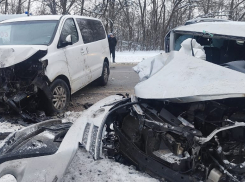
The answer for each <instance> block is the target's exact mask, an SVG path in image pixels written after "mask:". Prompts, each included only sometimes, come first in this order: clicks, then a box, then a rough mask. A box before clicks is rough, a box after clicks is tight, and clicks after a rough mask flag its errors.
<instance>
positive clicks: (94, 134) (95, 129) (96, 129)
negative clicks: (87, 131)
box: [89, 126, 99, 155]
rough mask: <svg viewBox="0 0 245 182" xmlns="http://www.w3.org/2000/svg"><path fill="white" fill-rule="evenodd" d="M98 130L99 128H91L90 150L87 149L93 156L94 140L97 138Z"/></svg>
mask: <svg viewBox="0 0 245 182" xmlns="http://www.w3.org/2000/svg"><path fill="white" fill-rule="evenodd" d="M98 129H99V127H97V126H93V130H92V136H91V143H90V148H89V152H90V153H91V154H92V155H94V151H95V145H96V138H97V133H98Z"/></svg>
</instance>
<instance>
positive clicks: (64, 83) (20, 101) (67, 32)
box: [0, 15, 110, 122]
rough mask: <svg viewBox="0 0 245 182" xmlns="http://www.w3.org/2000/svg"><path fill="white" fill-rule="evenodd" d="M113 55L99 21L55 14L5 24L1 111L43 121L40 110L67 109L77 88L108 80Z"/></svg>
mask: <svg viewBox="0 0 245 182" xmlns="http://www.w3.org/2000/svg"><path fill="white" fill-rule="evenodd" d="M91 30H93V31H91ZM88 32H89V33H88ZM91 37H92V38H91ZM109 57H110V56H109V47H108V40H107V36H106V33H105V30H104V27H103V25H102V23H101V21H100V20H99V19H95V18H89V17H81V16H71V15H65V16H61V15H57V16H31V17H24V18H17V19H11V20H6V21H3V22H1V23H0V87H1V89H0V108H1V112H2V113H11V112H12V111H14V112H15V113H18V114H20V115H21V116H22V118H24V119H26V120H28V121H32V122H39V121H40V120H41V119H40V117H39V114H38V113H40V115H44V114H43V113H44V112H45V113H46V114H47V115H54V114H58V113H62V112H64V111H65V110H66V108H67V106H68V104H69V101H70V97H71V94H73V93H74V92H76V91H78V90H79V89H81V88H82V87H84V86H86V85H87V84H89V83H90V82H92V81H94V80H96V79H98V83H99V84H100V85H106V84H107V81H108V77H109V73H110V72H109ZM39 111H41V112H39ZM43 111H44V112H43Z"/></svg>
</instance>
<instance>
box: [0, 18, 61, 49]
mask: <svg viewBox="0 0 245 182" xmlns="http://www.w3.org/2000/svg"><path fill="white" fill-rule="evenodd" d="M57 23H58V21H56V20H48V21H22V22H11V23H3V24H0V46H1V45H48V44H50V43H51V41H52V37H53V35H54V33H55V27H56V25H57Z"/></svg>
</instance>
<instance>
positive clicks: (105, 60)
mask: <svg viewBox="0 0 245 182" xmlns="http://www.w3.org/2000/svg"><path fill="white" fill-rule="evenodd" d="M104 63H107V64H108V67H109V74H110V63H109V59H108V58H107V57H105V59H104Z"/></svg>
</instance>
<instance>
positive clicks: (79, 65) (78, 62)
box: [58, 18, 87, 93]
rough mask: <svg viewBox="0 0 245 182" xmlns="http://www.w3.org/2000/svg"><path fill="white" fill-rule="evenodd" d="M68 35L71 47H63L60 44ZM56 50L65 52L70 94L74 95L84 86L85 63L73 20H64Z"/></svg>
mask: <svg viewBox="0 0 245 182" xmlns="http://www.w3.org/2000/svg"><path fill="white" fill-rule="evenodd" d="M68 35H71V39H72V45H67V46H66V47H63V46H62V43H64V42H66V37H67V36H68ZM58 48H60V49H63V50H64V52H65V55H66V59H67V63H68V69H69V73H70V78H71V83H70V84H71V93H74V92H75V91H77V90H79V89H80V88H81V87H83V86H84V85H86V84H87V80H86V79H85V75H86V72H85V70H84V69H86V68H85V65H84V62H86V52H85V48H84V44H83V42H82V40H81V39H79V35H78V31H77V28H76V24H75V21H74V20H73V18H68V19H66V20H65V23H64V25H63V28H62V31H61V35H60V39H59V42H58Z"/></svg>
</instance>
